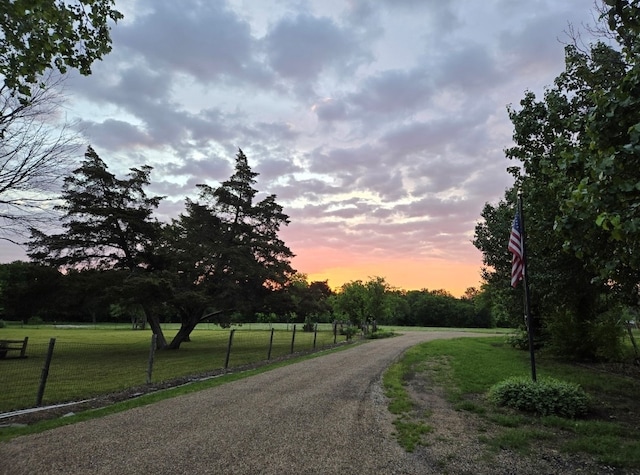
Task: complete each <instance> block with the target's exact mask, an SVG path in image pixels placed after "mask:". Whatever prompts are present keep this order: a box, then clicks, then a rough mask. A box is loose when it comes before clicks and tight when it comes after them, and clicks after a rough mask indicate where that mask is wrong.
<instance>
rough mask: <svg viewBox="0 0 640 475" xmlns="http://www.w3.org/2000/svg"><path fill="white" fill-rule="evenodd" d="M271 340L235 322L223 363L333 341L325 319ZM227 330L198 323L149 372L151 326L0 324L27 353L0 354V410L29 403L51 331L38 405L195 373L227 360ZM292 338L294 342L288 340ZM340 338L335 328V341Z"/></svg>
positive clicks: (260, 328)
mask: <svg viewBox="0 0 640 475" xmlns="http://www.w3.org/2000/svg"><path fill="white" fill-rule="evenodd" d="M273 327H274V331H273V342H272V346H271V353H270V354H269V348H270V344H271V343H270V342H271V333H272V332H271V329H270V327H269V325H260V324H250V325H244V326H240V327H237V328H235V331H234V332H233V339H232V345H231V351H230V354H229V360H228V367H229V368H233V367H238V366H242V365H246V364H252V363H256V362H260V361H264V360H267V357H268V356H270V357H271V359H274V358H278V357H281V356H284V355H288V354H290V353H291V352H292V343H293V352H295V353H298V352H305V351H311V350H313V349H314V338H315V348H316V349H320V348H323V347H327V346H330V345H332V344H333V342H334V335H333V332H332V330H331V325H322V326H321V327H320V328H319V331H318V332H317V333H316V334H314V333H313V332H303V331H301V327H302V325H297V327H296V332H295V338H294V334H293V325H290V324H289V325H286V324H276V325H274V326H273ZM164 331H165V336H166V337H167V338H168V339H170V338H171V337H173V335H174V334H175V332H176V331H177V325H167V326H166V328H164ZM230 333H231V331H230V329H221V328H219V327H217V326H215V325H207V324H205V325H203V326H202V327H201V328H196V330H194V332H193V334H192V337H191V341H189V342H185V343H183V344H182V345H181V347H180V349H179V350H177V351H156V352H155V354H154V356H153V366H152V370H151V374H150V375H149V368H150V365H149V363H150V356H151V351H150V350H151V338H152V334H151V331H150V330H132V329H131V327H130V326H124V325H105V326H100V325H97V326H90V327H86V326H82V327H81V326H73V325H59V326H51V325H42V326H39V327H33V326H29V325H25V326H19V325H9V326H7V327H6V328H1V329H0V340H3V339H4V340H14V339H15V340H21V339H23V338H24V337H25V336H28V337H29V342H28V345H27V358H24V359H18V358H6V359H0V380H1V381H3V385H2V386H3V389H2V392H1V393H0V412H6V411H10V410H15V409H22V408H28V407H33V406H35V405H36V402H37V396H38V391H39V389H40V384H41V381H42V376H43V367H44V365H45V360H46V355H47V351H48V348H49V345H50V341H51V339H52V338H55V344H54V347H53V348H54V350H53V358H52V360H51V365H50V370H49V374H48V378H47V383H46V387H45V390H44V393H43V398H42V404H43V405H48V404H55V403H60V402H66V401H77V400H82V399H87V398H91V397H95V396H98V395H102V394H106V393H111V392H117V391H122V390H125V389H129V388H135V387H139V386H143V385H145V384H146V383H147V382H148V380H149V376H150V381H151V382H152V383H159V382H164V381H168V380H172V379H178V378H183V377H187V376H190V375H200V374H205V373H209V372H214V371H216V370H220V369H222V368H224V366H225V363H226V362H227V350H228V348H229V340H230V338H229V337H230ZM292 340H293V341H292ZM344 340H345V337H344V336H341V335H338V338H337V341H339V342H342V341H344Z"/></svg>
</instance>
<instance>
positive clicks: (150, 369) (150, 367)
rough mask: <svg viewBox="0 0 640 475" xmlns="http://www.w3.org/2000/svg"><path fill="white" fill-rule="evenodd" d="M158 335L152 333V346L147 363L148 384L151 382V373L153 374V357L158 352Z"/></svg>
mask: <svg viewBox="0 0 640 475" xmlns="http://www.w3.org/2000/svg"><path fill="white" fill-rule="evenodd" d="M157 340H158V335H156V334H155V333H154V334H153V335H151V348H149V363H148V364H147V384H151V375H152V374H153V358H154V356H155V354H156V341H157Z"/></svg>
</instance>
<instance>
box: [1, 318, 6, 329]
mask: <svg viewBox="0 0 640 475" xmlns="http://www.w3.org/2000/svg"><path fill="white" fill-rule="evenodd" d="M6 326H7V324H6V323H5V321H4V320H0V328H5V327H6Z"/></svg>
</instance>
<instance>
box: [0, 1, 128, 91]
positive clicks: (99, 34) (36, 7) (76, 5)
mask: <svg viewBox="0 0 640 475" xmlns="http://www.w3.org/2000/svg"><path fill="white" fill-rule="evenodd" d="M114 4H115V2H114V0H54V1H51V0H4V1H2V2H0V76H2V77H3V79H4V84H5V86H6V87H8V88H9V89H10V90H11V91H14V92H16V93H17V95H18V96H19V97H21V98H22V100H24V101H27V100H28V98H29V97H30V93H31V86H33V85H36V84H38V83H39V82H40V77H39V76H40V75H42V74H43V73H44V72H45V71H47V70H50V69H57V70H58V71H60V72H61V73H65V72H66V71H67V69H68V68H75V69H78V71H80V73H81V74H84V75H88V74H91V64H92V63H93V62H94V61H95V60H97V59H101V58H102V57H103V56H104V55H105V54H107V53H109V52H110V51H111V37H110V32H109V30H110V28H109V25H108V23H109V21H114V22H116V21H118V20H119V19H121V18H122V14H121V13H120V12H119V11H117V10H115V9H114V8H113V6H114Z"/></svg>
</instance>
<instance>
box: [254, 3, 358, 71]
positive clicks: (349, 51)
mask: <svg viewBox="0 0 640 475" xmlns="http://www.w3.org/2000/svg"><path fill="white" fill-rule="evenodd" d="M264 44H265V50H266V54H267V58H268V61H269V64H270V66H271V67H272V68H273V70H274V71H276V72H277V73H278V74H279V75H280V76H281V77H283V78H286V79H291V80H293V81H300V82H313V81H315V80H316V79H317V78H318V76H319V75H320V74H321V73H322V72H323V71H325V70H327V69H338V70H341V71H342V70H345V66H348V65H349V64H350V63H352V62H354V61H357V60H358V54H359V51H360V48H359V46H358V43H357V41H356V38H355V37H354V36H353V35H352V34H351V33H350V31H349V30H346V29H343V28H341V27H340V26H338V25H337V24H336V23H335V22H334V21H333V20H331V19H330V18H327V17H320V18H319V17H314V16H311V15H308V14H299V15H297V16H295V17H285V18H283V19H282V20H281V21H280V22H278V23H277V24H276V25H274V27H273V28H272V29H271V30H270V31H269V33H268V34H267V36H266V38H265V39H264Z"/></svg>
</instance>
